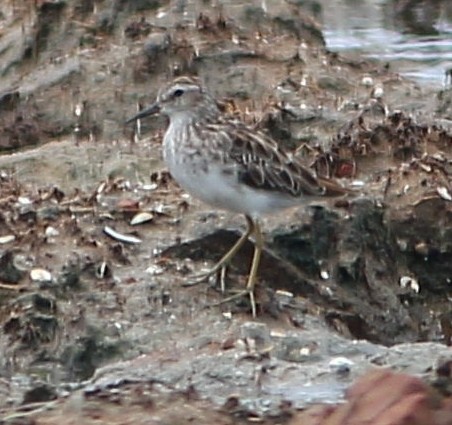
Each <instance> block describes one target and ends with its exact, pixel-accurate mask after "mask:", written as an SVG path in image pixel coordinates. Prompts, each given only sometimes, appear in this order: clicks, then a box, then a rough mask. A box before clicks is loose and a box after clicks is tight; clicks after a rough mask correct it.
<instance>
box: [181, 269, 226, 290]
mask: <svg viewBox="0 0 452 425" xmlns="http://www.w3.org/2000/svg"><path fill="white" fill-rule="evenodd" d="M212 277H215V281H216V282H218V281H220V288H221V292H222V293H224V291H225V288H226V266H225V265H222V266H220V267H218V266H215V267H212V268H211V269H210V270H206V271H205V272H202V273H198V274H195V275H193V276H190V277H189V278H188V279H187V280H186V281H185V282H184V283H182V286H184V287H187V286H195V285H198V284H199V283H203V282H207V281H208V280H210V279H211V278H212Z"/></svg>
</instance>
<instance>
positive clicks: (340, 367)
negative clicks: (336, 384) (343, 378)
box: [328, 357, 355, 373]
mask: <svg viewBox="0 0 452 425" xmlns="http://www.w3.org/2000/svg"><path fill="white" fill-rule="evenodd" d="M354 364H355V363H354V362H353V361H352V360H350V359H347V358H346V357H334V358H333V359H331V360H330V362H329V363H328V366H329V367H330V369H331V370H332V371H334V372H337V373H343V372H349V371H350V369H351V368H352V366H354Z"/></svg>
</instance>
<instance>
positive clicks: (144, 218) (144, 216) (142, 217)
mask: <svg viewBox="0 0 452 425" xmlns="http://www.w3.org/2000/svg"><path fill="white" fill-rule="evenodd" d="M153 218H154V214H152V213H149V212H139V213H138V214H135V216H134V217H133V218H132V220H130V224H131V225H132V226H136V225H137V224H143V223H148V222H149V221H152V219H153Z"/></svg>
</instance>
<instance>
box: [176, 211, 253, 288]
mask: <svg viewBox="0 0 452 425" xmlns="http://www.w3.org/2000/svg"><path fill="white" fill-rule="evenodd" d="M245 218H246V223H247V226H248V227H247V230H246V232H245V233H244V234H243V235H242V236H240V238H239V239H238V240H237V242H236V243H235V244H234V245H233V246H232V248H231V249H230V250H229V251H228V252H226V254H224V255H223V257H221V259H220V261H218V262H217V263H216V264H215V265H214V266H213V267H212V268H211V269H210V270H207V271H206V272H203V273H199V274H197V275H194V276H192V277H190V279H189V280H188V281H187V282H185V283H184V284H183V286H193V285H196V284H198V283H201V282H203V281H205V280H207V279H208V278H209V277H210V276H212V275H214V274H216V273H217V272H218V271H219V270H221V269H224V268H225V267H226V266H227V265H228V264H229V262H230V261H231V260H232V259H233V258H234V257H235V256H236V255H237V253H238V252H239V250H240V248H242V246H243V244H244V243H245V242H246V240H247V239H248V238H249V237H250V236H251V235H252V234H253V233H254V226H255V223H254V221H253V219H252V218H251V217H248V216H245ZM224 275H225V273H224V270H222V276H221V289H222V291H224Z"/></svg>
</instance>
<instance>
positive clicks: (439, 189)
mask: <svg viewBox="0 0 452 425" xmlns="http://www.w3.org/2000/svg"><path fill="white" fill-rule="evenodd" d="M436 191H437V192H438V195H439V196H441V198H443V199H444V200H446V201H452V196H451V195H450V193H449V191H448V190H447V188H445V187H444V186H440V187H437V188H436Z"/></svg>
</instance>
